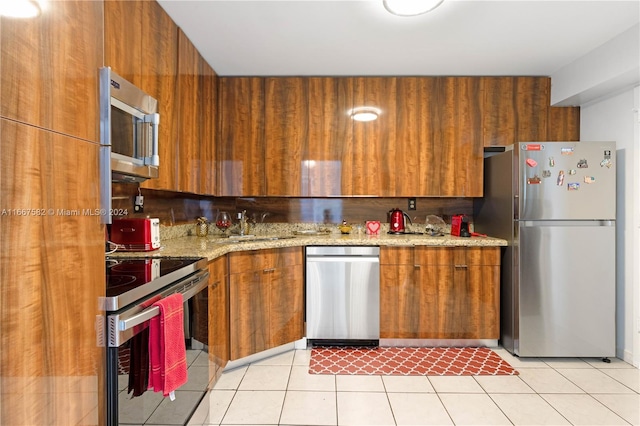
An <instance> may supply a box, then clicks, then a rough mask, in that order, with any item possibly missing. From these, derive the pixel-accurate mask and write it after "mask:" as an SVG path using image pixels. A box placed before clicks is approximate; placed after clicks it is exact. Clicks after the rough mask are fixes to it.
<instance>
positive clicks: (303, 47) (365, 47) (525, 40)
mask: <svg viewBox="0 0 640 426" xmlns="http://www.w3.org/2000/svg"><path fill="white" fill-rule="evenodd" d="M158 2H159V3H160V5H161V6H162V7H163V8H164V9H165V10H166V11H167V13H168V14H169V15H170V16H171V17H172V18H173V20H174V21H175V22H176V23H177V24H178V26H179V27H181V28H182V30H183V31H184V32H185V34H186V35H187V36H188V37H189V39H191V41H192V42H193V43H194V45H195V46H196V47H197V49H198V50H199V51H200V53H201V54H202V55H203V57H204V58H205V59H206V60H207V62H209V64H210V65H211V66H212V67H213V68H214V70H215V71H216V72H217V73H218V74H219V75H221V76H234V75H235V76H238V75H244V76H268V75H287V76H293V75H333V76H339V75H361V76H364V75H545V76H548V75H552V74H553V73H554V72H555V71H557V70H558V69H560V68H562V67H563V66H565V65H567V64H569V63H571V62H573V61H574V60H576V59H577V58H579V57H581V56H582V55H584V54H586V53H588V52H589V51H591V50H593V49H594V48H596V47H598V46H600V45H601V44H603V43H605V42H606V41H608V40H610V39H612V38H613V37H615V36H616V35H618V34H620V33H622V32H624V31H625V30H627V29H628V28H630V27H631V26H633V25H635V24H636V23H638V22H639V21H640V0H625V1H613V0H602V1H594V0H587V1H583V0H569V1H552V0H538V1H522V0H502V1H485V0H472V1H468V0H467V1H464V0H445V1H444V3H443V4H442V5H441V6H440V7H439V8H438V9H436V10H434V11H433V12H430V13H428V14H424V15H420V16H416V17H398V16H394V15H391V14H389V13H388V12H387V11H386V9H385V8H384V7H383V5H382V0H342V1H330V0H316V1H313V0H299V1H284V0H279V1H269V0H261V1H244V0H234V1H223V0H208V1H203V0H200V1H197V0H158ZM639 37H640V35H639Z"/></svg>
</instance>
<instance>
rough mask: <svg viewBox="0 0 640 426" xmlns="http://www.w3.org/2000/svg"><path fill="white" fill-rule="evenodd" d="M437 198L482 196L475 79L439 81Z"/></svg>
mask: <svg viewBox="0 0 640 426" xmlns="http://www.w3.org/2000/svg"><path fill="white" fill-rule="evenodd" d="M438 105H439V112H438V120H437V125H436V132H437V133H436V139H435V146H438V147H439V152H438V154H437V158H436V159H435V161H439V162H440V165H439V167H440V176H439V182H440V196H442V197H461V196H462V197H480V196H482V166H483V145H482V114H481V108H482V91H481V85H480V80H479V79H478V78H474V77H442V78H439V79H438Z"/></svg>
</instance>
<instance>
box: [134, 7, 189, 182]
mask: <svg viewBox="0 0 640 426" xmlns="http://www.w3.org/2000/svg"><path fill="white" fill-rule="evenodd" d="M127 3H129V2H127ZM142 10H143V16H144V21H143V22H144V25H142V44H141V46H142V58H143V59H142V68H141V76H140V82H139V84H140V87H141V88H142V90H144V91H145V92H147V93H149V94H150V95H151V96H153V97H154V98H156V99H157V100H158V107H159V109H160V127H159V132H160V134H159V136H158V150H159V155H160V168H159V176H158V178H157V179H149V180H147V181H146V182H144V183H143V184H142V186H143V187H144V188H153V189H164V190H173V191H175V190H177V189H178V176H177V168H178V146H177V139H178V118H177V111H178V109H177V96H176V92H177V74H178V27H177V25H176V24H175V23H174V22H173V21H172V20H171V18H170V17H169V15H167V13H166V12H165V11H164V9H162V8H161V7H160V5H159V4H158V3H157V2H150V1H145V2H143V8H142Z"/></svg>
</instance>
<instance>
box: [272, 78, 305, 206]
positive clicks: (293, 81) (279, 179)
mask: <svg viewBox="0 0 640 426" xmlns="http://www.w3.org/2000/svg"><path fill="white" fill-rule="evenodd" d="M264 117H265V122H264V144H265V156H264V161H265V173H266V174H265V180H266V195H267V196H270V195H272V196H281V195H286V196H300V195H303V190H302V157H303V153H304V152H305V151H306V145H307V140H308V124H307V120H308V118H309V114H308V99H307V79H306V78H300V77H286V78H267V79H266V80H265V114H264ZM304 192H306V189H305V191H304Z"/></svg>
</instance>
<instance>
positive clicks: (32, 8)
mask: <svg viewBox="0 0 640 426" xmlns="http://www.w3.org/2000/svg"><path fill="white" fill-rule="evenodd" d="M41 11H42V10H41V8H40V4H39V3H38V2H37V1H36V0H0V16H6V17H8V18H35V17H36V16H39V15H40V13H41Z"/></svg>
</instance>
